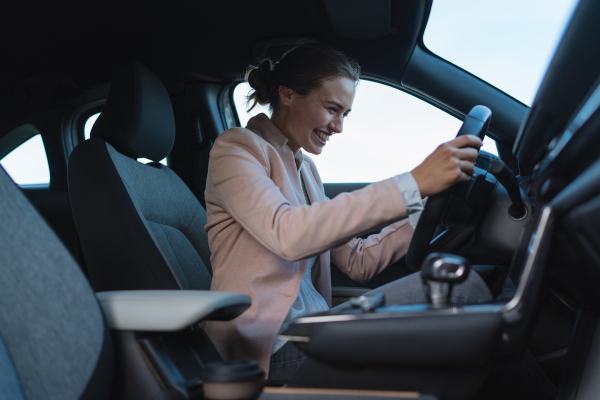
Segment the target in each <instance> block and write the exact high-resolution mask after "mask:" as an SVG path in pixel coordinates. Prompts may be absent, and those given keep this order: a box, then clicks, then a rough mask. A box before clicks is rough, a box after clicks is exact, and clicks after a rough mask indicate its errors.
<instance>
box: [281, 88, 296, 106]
mask: <svg viewBox="0 0 600 400" xmlns="http://www.w3.org/2000/svg"><path fill="white" fill-rule="evenodd" d="M293 95H294V91H293V90H292V89H290V88H287V87H285V86H279V100H281V103H282V104H283V105H286V106H287V105H289V104H290V102H291V101H292V97H293Z"/></svg>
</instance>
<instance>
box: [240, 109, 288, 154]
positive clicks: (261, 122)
mask: <svg viewBox="0 0 600 400" xmlns="http://www.w3.org/2000/svg"><path fill="white" fill-rule="evenodd" d="M246 129H250V130H251V131H252V132H254V133H256V134H257V135H258V136H260V137H262V138H263V139H265V140H266V141H267V142H268V143H270V144H271V145H273V146H274V147H275V148H276V149H278V150H283V146H285V145H286V143H287V142H288V139H287V138H286V137H285V135H284V134H283V132H281V131H280V130H279V128H278V127H277V125H275V124H274V123H273V121H271V119H270V118H269V117H267V116H266V115H265V114H262V113H261V114H258V115H257V116H255V117H252V118H250V120H249V121H248V125H246ZM288 148H289V147H288Z"/></svg>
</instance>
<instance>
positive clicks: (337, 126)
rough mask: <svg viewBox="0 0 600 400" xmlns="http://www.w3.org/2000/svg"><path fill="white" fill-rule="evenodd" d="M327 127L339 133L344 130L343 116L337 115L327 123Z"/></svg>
mask: <svg viewBox="0 0 600 400" xmlns="http://www.w3.org/2000/svg"><path fill="white" fill-rule="evenodd" d="M329 129H331V130H332V131H333V132H334V133H341V132H342V130H344V118H343V117H337V118H335V119H334V120H332V121H331V122H330V123H329Z"/></svg>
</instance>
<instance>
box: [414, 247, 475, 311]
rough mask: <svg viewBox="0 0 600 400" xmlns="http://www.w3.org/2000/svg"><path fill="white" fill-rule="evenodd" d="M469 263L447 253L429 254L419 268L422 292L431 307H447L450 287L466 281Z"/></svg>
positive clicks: (462, 258) (469, 267) (464, 259)
mask: <svg viewBox="0 0 600 400" xmlns="http://www.w3.org/2000/svg"><path fill="white" fill-rule="evenodd" d="M470 270H471V263H469V260H467V259H466V258H464V257H461V256H457V255H454V254H447V253H431V254H430V255H428V256H427V257H426V258H425V260H423V265H422V267H421V279H423V290H424V291H425V295H426V296H427V299H428V300H429V301H430V302H431V304H432V305H433V307H436V308H438V307H445V306H447V305H448V300H449V299H450V294H451V293H452V285H454V284H455V283H460V282H462V281H464V280H465V279H467V276H468V275H469V271H470Z"/></svg>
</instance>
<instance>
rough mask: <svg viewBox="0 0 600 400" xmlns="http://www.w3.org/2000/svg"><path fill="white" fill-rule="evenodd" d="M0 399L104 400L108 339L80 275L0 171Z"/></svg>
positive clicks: (109, 373)
mask: <svg viewBox="0 0 600 400" xmlns="http://www.w3.org/2000/svg"><path fill="white" fill-rule="evenodd" d="M0 221H2V222H1V223H0V398H1V399H79V398H81V399H107V398H108V397H109V394H110V390H111V386H112V379H113V368H114V361H113V351H112V343H111V336H110V335H109V334H108V329H107V327H106V325H105V323H104V319H103V317H102V312H101V310H100V306H99V305H98V302H97V300H96V298H95V296H94V293H93V291H92V288H91V287H90V285H89V284H88V282H87V280H86V278H85V276H84V275H83V274H82V272H81V269H80V268H79V266H78V265H77V263H76V262H75V261H74V260H73V258H72V257H71V255H70V253H69V252H68V251H67V249H66V248H65V247H64V245H63V244H62V242H61V241H60V240H59V239H58V238H57V237H56V235H55V234H54V232H52V230H51V229H50V228H49V227H48V225H47V224H46V223H45V222H44V221H43V219H42V218H41V217H40V215H39V214H38V213H37V211H36V210H35V209H34V208H33V206H32V205H31V204H30V203H29V201H28V200H27V199H26V198H25V196H24V195H23V193H22V192H21V191H20V190H19V189H18V188H17V187H16V185H15V184H14V183H13V182H12V180H11V179H10V178H9V177H8V175H7V174H6V172H5V171H4V170H3V169H2V168H1V167H0Z"/></svg>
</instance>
